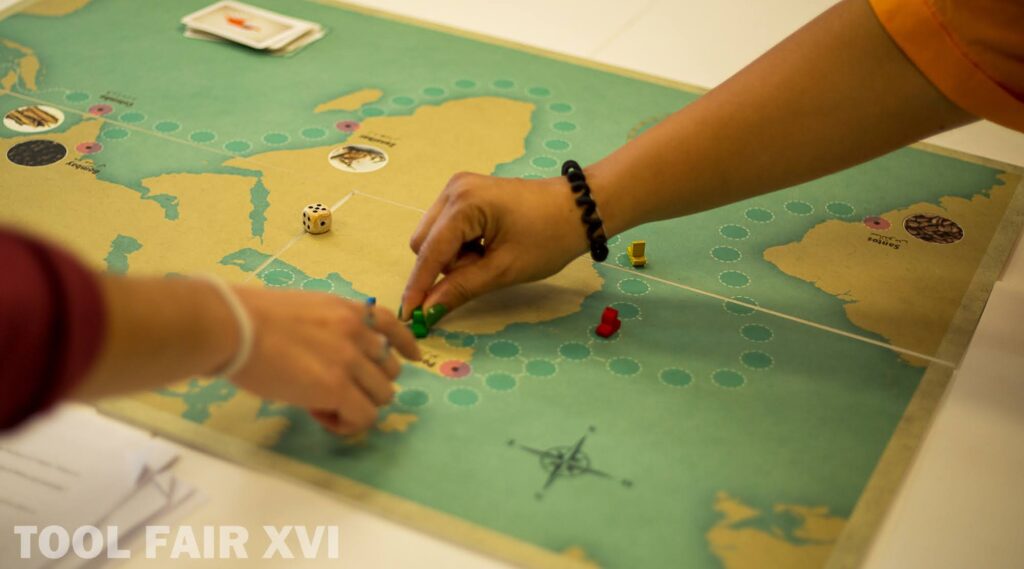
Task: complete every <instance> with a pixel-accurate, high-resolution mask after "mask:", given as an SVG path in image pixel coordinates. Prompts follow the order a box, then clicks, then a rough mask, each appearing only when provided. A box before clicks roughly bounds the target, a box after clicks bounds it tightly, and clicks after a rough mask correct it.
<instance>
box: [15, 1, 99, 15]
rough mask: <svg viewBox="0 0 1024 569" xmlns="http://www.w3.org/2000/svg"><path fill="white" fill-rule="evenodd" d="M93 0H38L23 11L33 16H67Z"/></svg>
mask: <svg viewBox="0 0 1024 569" xmlns="http://www.w3.org/2000/svg"><path fill="white" fill-rule="evenodd" d="M91 1H92V0H37V1H36V2H33V3H31V4H29V6H28V7H27V8H25V9H24V10H22V11H21V13H22V14H30V15H32V16H67V15H68V14H71V13H74V12H77V11H78V10H81V9H82V8H84V7H85V6H86V5H88V4H89V2H91Z"/></svg>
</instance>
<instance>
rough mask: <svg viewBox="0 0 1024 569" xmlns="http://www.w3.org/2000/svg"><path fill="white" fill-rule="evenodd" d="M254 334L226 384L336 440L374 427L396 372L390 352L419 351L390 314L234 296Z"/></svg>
mask: <svg viewBox="0 0 1024 569" xmlns="http://www.w3.org/2000/svg"><path fill="white" fill-rule="evenodd" d="M236 292H237V293H238V295H239V297H240V298H241V300H242V303H243V304H244V305H245V308H246V310H247V311H248V312H249V315H250V317H251V318H252V320H253V326H254V328H255V330H257V334H256V337H255V339H254V344H253V351H252V355H251V356H250V358H249V360H248V363H246V365H244V366H243V367H242V368H241V369H240V370H239V372H238V373H237V374H235V375H234V376H233V377H232V378H231V379H232V380H233V381H234V382H235V383H237V384H239V385H240V386H242V387H245V388H246V389H249V390H250V391H252V392H253V393H256V394H257V395H260V396H262V397H266V398H269V399H274V400H278V401H286V402H288V403H293V404H296V405H301V406H303V407H306V408H308V409H309V410H310V412H311V413H312V414H313V416H314V417H315V418H316V419H317V420H319V421H320V422H321V423H322V424H323V425H324V426H325V427H327V428H329V429H331V430H333V431H337V432H339V433H343V434H352V433H356V432H359V431H364V430H366V429H368V428H370V427H371V426H373V423H374V421H375V420H376V418H377V408H378V407H380V406H383V405H387V404H389V403H390V402H391V400H392V398H393V396H394V388H393V386H392V382H393V381H394V380H395V379H396V378H397V377H398V374H399V372H400V371H401V365H400V364H399V362H398V359H397V358H396V357H395V356H394V354H393V353H392V350H391V347H392V346H393V347H394V348H396V349H397V350H398V352H399V353H400V354H401V355H402V356H404V357H405V358H407V359H410V360H418V359H419V358H420V352H419V348H418V347H417V346H416V342H415V340H414V339H413V337H412V335H411V334H410V333H409V331H408V330H407V329H406V328H405V327H404V326H402V324H401V323H400V322H399V321H398V319H397V318H395V316H394V315H393V314H391V313H390V311H388V310H386V309H382V308H377V307H375V306H369V307H367V306H364V305H362V304H357V303H354V302H351V301H347V300H344V299H340V298H338V297H336V296H332V295H327V294H319V293H308V292H299V291H272V290H266V289H258V288H238V289H236Z"/></svg>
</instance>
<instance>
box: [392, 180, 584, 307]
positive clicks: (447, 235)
mask: <svg viewBox="0 0 1024 569" xmlns="http://www.w3.org/2000/svg"><path fill="white" fill-rule="evenodd" d="M409 245H410V247H412V250H413V251H414V252H415V253H416V254H417V255H418V257H417V259H416V265H415V267H414V268H413V271H412V274H411V276H410V277H409V281H408V284H407V285H406V288H405V292H404V293H403V295H402V306H403V309H402V311H401V316H402V317H403V318H404V319H408V318H409V316H410V315H411V314H412V312H413V309H414V308H416V307H420V306H422V307H424V308H425V314H426V317H427V323H428V324H430V325H432V324H433V323H434V322H436V320H437V319H438V318H440V317H441V316H443V315H444V314H445V313H446V312H448V311H450V310H454V309H456V308H458V307H459V306H461V305H463V304H465V303H466V302H468V301H469V300H472V299H473V298H475V297H477V296H480V295H482V294H484V293H487V292H490V291H493V290H496V289H499V288H503V287H507V286H511V285H514V284H519V283H525V282H530V281H536V280H540V279H543V278H545V277H548V276H550V275H553V274H555V273H557V272H558V271H560V270H561V269H562V268H563V267H565V266H566V265H567V264H568V263H569V262H570V261H572V260H573V259H574V258H576V257H577V256H579V255H580V254H581V253H583V252H584V251H586V250H587V241H586V237H585V234H584V232H583V229H582V226H581V224H580V213H579V209H578V208H577V207H576V204H575V203H574V202H573V197H572V192H570V191H569V186H568V183H567V182H566V181H565V179H564V178H551V179H547V180H519V179H514V178H495V177H489V176H481V175H478V174H467V173H462V174H456V175H455V176H454V177H452V179H451V180H450V181H449V182H448V185H447V187H445V189H444V191H443V192H442V193H441V195H440V196H439V197H438V198H437V201H435V202H434V204H433V205H432V206H431V207H430V209H429V210H428V211H427V213H426V214H425V215H424V216H423V219H422V220H421V221H420V224H419V227H417V228H416V231H415V232H414V233H413V235H412V238H411V239H410V242H409ZM441 275H443V278H441V280H440V281H438V280H437V278H438V276H441Z"/></svg>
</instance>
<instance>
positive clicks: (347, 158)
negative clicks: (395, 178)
mask: <svg viewBox="0 0 1024 569" xmlns="http://www.w3.org/2000/svg"><path fill="white" fill-rule="evenodd" d="M327 161H328V162H330V163H331V166H334V167H335V168H337V169H339V170H341V171H343V172H353V173H356V174H365V173H367V172H374V171H377V170H380V169H381V168H383V167H384V166H387V164H388V155H387V153H385V152H384V151H383V150H381V149H380V148H377V147H375V146H369V145H362V144H346V145H345V146H341V147H338V148H335V149H334V150H331V153H330V154H328V155H327Z"/></svg>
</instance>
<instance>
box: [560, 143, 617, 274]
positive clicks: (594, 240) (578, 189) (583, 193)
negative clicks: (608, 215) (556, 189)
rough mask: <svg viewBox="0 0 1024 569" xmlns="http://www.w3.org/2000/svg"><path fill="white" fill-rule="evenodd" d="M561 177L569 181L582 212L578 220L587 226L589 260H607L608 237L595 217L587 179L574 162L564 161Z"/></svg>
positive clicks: (595, 211)
mask: <svg viewBox="0 0 1024 569" xmlns="http://www.w3.org/2000/svg"><path fill="white" fill-rule="evenodd" d="M562 175H563V176H565V178H566V179H567V180H569V187H570V188H571V189H572V193H574V194H576V205H578V206H579V207H580V209H582V210H583V213H582V215H580V220H581V221H582V222H583V225H586V226H587V241H589V242H590V258H591V259H593V260H595V261H597V262H598V263H600V262H602V261H604V260H605V259H607V258H608V237H607V236H606V235H605V233H604V224H603V223H602V222H601V217H600V216H598V215H597V202H595V201H594V198H593V196H591V195H590V186H588V185H587V177H586V176H584V175H583V168H582V167H581V166H580V165H579V163H577V162H576V161H575V160H566V161H565V163H564V164H562Z"/></svg>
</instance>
